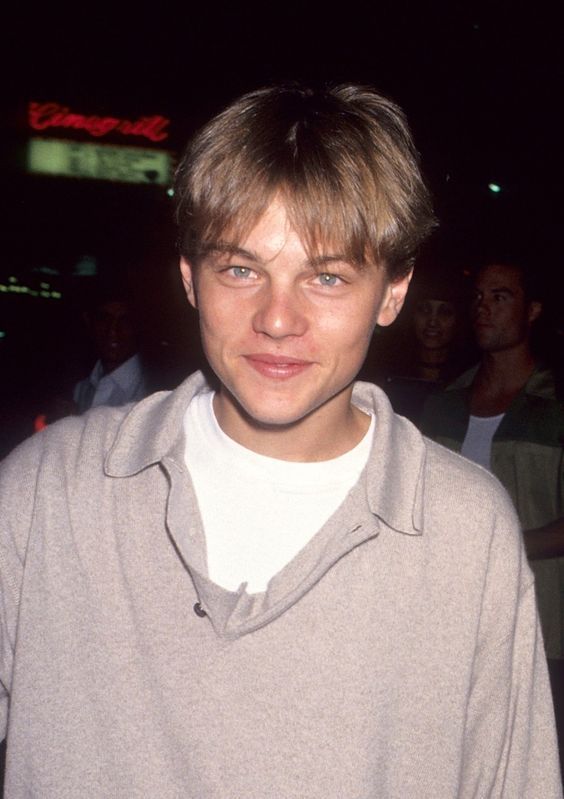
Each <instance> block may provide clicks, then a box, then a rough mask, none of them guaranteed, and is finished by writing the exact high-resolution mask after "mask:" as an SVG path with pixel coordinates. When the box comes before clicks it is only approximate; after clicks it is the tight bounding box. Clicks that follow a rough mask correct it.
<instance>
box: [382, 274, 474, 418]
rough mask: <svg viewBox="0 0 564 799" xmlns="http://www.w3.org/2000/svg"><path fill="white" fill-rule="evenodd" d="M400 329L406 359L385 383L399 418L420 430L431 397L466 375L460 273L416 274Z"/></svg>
mask: <svg viewBox="0 0 564 799" xmlns="http://www.w3.org/2000/svg"><path fill="white" fill-rule="evenodd" d="M410 295H411V296H410V297H408V301H407V303H406V308H405V309H404V311H403V314H402V316H403V319H404V326H403V327H398V328H397V331H395V333H396V339H397V340H399V341H398V343H399V347H398V348H397V349H399V352H400V353H403V357H402V355H401V354H400V356H399V357H398V356H397V355H396V358H395V363H394V364H393V367H392V369H391V370H390V372H389V373H388V374H387V376H386V377H385V379H384V380H383V381H381V384H382V387H383V388H384V390H385V392H386V394H387V395H388V397H389V399H390V402H391V403H392V406H393V408H394V410H395V411H396V413H399V414H401V415H402V416H406V417H407V418H408V419H411V421H412V422H414V424H416V425H419V424H420V420H421V413H422V411H423V407H424V405H425V401H426V399H427V397H428V396H429V395H430V394H432V393H433V392H436V391H440V390H441V389H443V388H444V387H445V386H446V385H447V384H448V383H449V381H450V380H452V379H453V377H455V376H456V375H457V374H460V372H461V371H462V368H463V364H464V363H467V360H465V356H466V352H465V343H466V335H465V334H466V327H467V326H466V314H465V311H464V303H463V295H464V286H463V284H462V281H461V280H460V279H459V278H458V277H457V276H456V275H454V274H448V273H445V272H444V271H439V270H435V271H430V270H428V269H425V266H424V265H423V266H422V267H421V272H419V273H417V272H416V273H415V277H414V279H413V281H412V286H411V288H410Z"/></svg>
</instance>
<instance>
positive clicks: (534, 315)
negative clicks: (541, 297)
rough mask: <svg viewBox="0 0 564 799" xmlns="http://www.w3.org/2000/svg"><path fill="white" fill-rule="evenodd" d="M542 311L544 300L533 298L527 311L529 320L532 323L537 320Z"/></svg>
mask: <svg viewBox="0 0 564 799" xmlns="http://www.w3.org/2000/svg"><path fill="white" fill-rule="evenodd" d="M541 313H542V302H538V300H533V301H532V302H530V303H529V310H528V313H527V318H528V320H529V324H532V323H533V322H534V321H536V320H537V319H538V318H539V316H540V315H541Z"/></svg>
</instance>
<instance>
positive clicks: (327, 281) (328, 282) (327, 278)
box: [317, 272, 340, 286]
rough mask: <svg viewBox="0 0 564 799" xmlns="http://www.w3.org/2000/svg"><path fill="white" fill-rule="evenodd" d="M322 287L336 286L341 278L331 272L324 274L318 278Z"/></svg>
mask: <svg viewBox="0 0 564 799" xmlns="http://www.w3.org/2000/svg"><path fill="white" fill-rule="evenodd" d="M317 277H318V278H319V282H320V283H321V285H322V286H336V285H337V282H338V281H339V279H340V278H338V277H337V275H332V274H331V273H330V272H322V273H321V274H320V275H318V276H317Z"/></svg>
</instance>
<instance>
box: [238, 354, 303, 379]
mask: <svg viewBox="0 0 564 799" xmlns="http://www.w3.org/2000/svg"><path fill="white" fill-rule="evenodd" d="M244 358H245V360H246V361H247V363H248V364H249V366H251V367H252V368H253V369H254V370H255V371H256V372H258V373H259V374H261V375H263V376H264V377H270V378H273V379H278V380H285V379H287V378H290V377H295V376H297V375H300V374H302V373H303V372H305V371H306V370H307V369H309V367H310V366H311V365H312V363H311V361H304V360H302V359H301V358H294V357H292V356H288V355H273V354H271V353H266V352H264V353H263V352H260V353H252V354H250V355H245V356H244Z"/></svg>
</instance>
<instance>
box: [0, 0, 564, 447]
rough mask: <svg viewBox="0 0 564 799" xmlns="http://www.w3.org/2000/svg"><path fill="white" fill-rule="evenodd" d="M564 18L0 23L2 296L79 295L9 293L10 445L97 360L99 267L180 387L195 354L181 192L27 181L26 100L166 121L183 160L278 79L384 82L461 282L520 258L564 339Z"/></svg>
mask: <svg viewBox="0 0 564 799" xmlns="http://www.w3.org/2000/svg"><path fill="white" fill-rule="evenodd" d="M560 11H561V9H560V4H558V3H556V2H552V3H551V2H548V3H547V2H542V1H541V2H540V3H530V2H528V3H526V4H525V3H517V2H498V1H496V0H491V1H490V2H468V3H457V2H451V3H447V2H433V1H431V2H427V3H422V2H420V3H416V2H412V3H409V2H405V0H398V1H397V2H395V3H388V2H371V3H368V2H351V3H340V4H339V5H337V6H330V5H329V4H320V3H307V2H302V3H287V4H282V3H270V4H266V3H264V2H263V3H254V2H251V3H244V4H243V3H241V4H238V3H231V4H227V3H212V2H208V3H199V4H196V3H192V4H191V3H187V4H186V3H185V4H183V5H182V8H181V9H180V10H179V9H178V8H175V7H174V6H173V5H172V4H169V3H160V4H158V3H153V4H151V5H148V4H145V5H143V4H136V5H135V6H133V5H131V6H126V5H124V4H120V3H118V2H115V3H114V4H99V3H98V4H86V5H85V4H76V5H72V4H60V3H58V4H57V3H54V4H43V5H41V6H38V5H37V6H36V5H34V4H28V5H25V7H23V5H22V7H21V8H20V9H11V10H8V11H4V12H3V29H4V34H3V46H2V77H3V86H4V90H3V97H4V100H3V106H4V123H5V124H4V126H3V144H4V145H5V146H4V147H3V160H2V175H3V178H4V179H3V182H2V183H3V188H4V190H3V192H2V206H1V212H2V222H3V224H2V240H1V247H2V249H1V253H2V258H1V261H0V282H2V280H4V281H5V280H6V279H7V278H8V276H9V275H16V276H17V277H18V279H19V280H20V282H25V281H26V280H27V281H28V282H30V281H33V280H34V279H35V280H37V274H38V273H37V268H38V267H42V268H44V267H47V268H49V269H53V270H55V271H56V272H57V273H58V276H57V277H56V278H53V279H54V280H55V282H56V283H57V281H58V285H59V286H60V287H61V288H62V289H63V293H64V300H63V301H62V302H58V303H54V302H43V303H41V302H32V301H31V300H30V298H27V297H26V298H23V297H22V298H19V297H18V298H14V297H8V298H7V297H6V295H4V296H2V295H0V330H4V332H5V335H4V336H3V337H2V338H0V381H1V383H0V412H1V413H2V420H3V421H2V428H1V430H3V436H4V440H5V441H7V442H12V441H14V440H16V439H19V438H21V435H22V431H24V432H27V431H28V429H29V424H28V423H29V418H30V414H31V415H33V414H35V413H37V412H39V411H40V410H41V405H42V404H45V402H46V401H47V400H46V399H44V398H45V397H47V398H49V397H50V396H51V395H52V393H53V392H54V391H56V390H57V389H59V388H60V389H65V390H66V389H67V387H68V385H70V384H71V383H72V381H73V380H74V379H75V378H76V377H77V376H78V374H79V373H80V375H81V376H82V374H83V373H84V370H85V369H86V367H87V366H88V367H89V366H90V358H91V353H90V352H89V349H88V343H87V341H86V339H85V336H84V334H83V332H82V327H81V320H80V310H81V307H82V305H83V303H84V296H83V295H84V293H85V285H86V284H88V281H86V282H85V281H84V280H82V282H81V281H77V280H76V279H75V278H74V277H73V269H74V268H75V265H76V263H77V261H79V260H80V259H81V258H82V257H84V256H85V255H91V256H94V257H95V258H96V260H97V262H98V267H99V272H100V273H101V274H102V275H103V274H111V273H117V272H120V271H124V272H125V271H127V272H128V274H129V275H130V277H132V278H133V279H132V290H133V291H134V293H135V297H136V301H137V307H138V309H139V311H140V318H141V321H142V335H143V341H144V347H145V350H146V351H147V352H148V354H149V357H150V358H152V359H153V362H155V363H160V364H164V366H165V367H166V368H165V370H164V371H165V372H166V378H167V379H168V380H169V382H170V383H174V381H175V380H176V379H177V378H180V377H181V376H182V375H183V374H184V373H186V371H189V370H190V369H191V368H192V366H193V365H195V364H196V365H197V363H198V358H199V354H198V348H197V334H196V330H195V323H194V319H193V317H192V315H191V314H190V313H189V311H188V309H187V307H186V304H185V302H184V300H183V297H182V293H181V290H180V285H179V280H178V277H177V272H176V266H175V253H174V229H173V226H172V224H171V210H172V209H171V200H170V198H169V197H168V196H167V195H166V192H165V191H164V189H163V188H162V187H156V186H131V185H130V186H128V185H126V184H111V183H104V182H102V181H85V180H72V179H54V178H39V177H31V176H26V175H25V173H24V171H23V169H22V159H21V152H22V147H23V146H24V144H25V141H26V139H27V137H28V136H29V130H26V127H25V110H26V106H27V103H28V102H29V101H30V100H35V101H54V102H58V103H61V104H63V105H65V104H66V105H69V106H70V107H72V109H73V110H74V111H77V112H81V113H85V114H96V115H98V116H103V115H112V116H119V117H127V118H136V117H137V116H142V115H151V114H162V115H165V116H168V117H170V119H171V126H170V131H171V138H170V141H169V142H167V146H170V147H171V148H172V149H173V150H175V151H176V152H179V151H180V150H181V149H182V147H183V145H184V142H185V141H186V139H187V138H188V137H189V136H190V135H191V134H192V132H193V131H194V130H195V129H196V128H197V127H198V126H199V125H200V124H201V123H202V122H204V121H205V120H206V119H207V118H208V117H209V116H210V115H211V114H212V113H214V112H215V111H217V110H219V109H220V108H221V107H222V106H224V105H225V104H226V103H227V102H229V101H230V100H231V99H232V98H234V97H235V96H237V95H238V94H240V93H242V92H243V91H245V90H248V89H251V88H255V87H257V86H260V85H264V84H267V83H271V82H273V81H281V80H301V81H304V82H307V83H310V84H322V83H325V82H339V81H355V82H362V83H369V84H371V85H374V86H376V87H377V88H378V89H379V90H380V91H381V92H383V93H384V94H387V95H389V96H391V97H392V98H393V99H395V100H396V101H397V102H398V103H399V104H400V105H402V106H403V108H404V109H405V111H406V113H407V115H408V118H409V120H410V122H411V125H412V128H413V130H414V134H415V138H416V142H417V144H418V147H419V150H420V152H421V155H422V161H423V165H424V169H425V172H426V175H427V177H428V180H429V183H430V185H431V188H432V191H433V194H434V197H435V203H436V208H437V214H438V216H439V219H440V222H441V227H440V231H439V233H438V234H437V241H438V243H439V245H440V246H438V251H440V252H441V257H442V258H444V259H445V260H446V261H447V262H448V263H449V265H450V267H451V268H452V269H456V270H458V271H461V270H469V269H471V268H472V266H473V265H474V264H475V263H476V261H477V259H479V257H480V255H481V254H482V252H484V251H485V250H486V249H488V248H490V247H491V246H492V245H493V244H495V245H496V247H498V248H499V247H501V248H503V249H510V250H511V251H513V252H515V253H517V254H518V256H519V257H520V258H522V259H526V260H527V261H528V262H529V263H530V264H532V266H533V268H534V270H535V272H536V273H537V274H538V275H539V277H540V279H541V282H542V284H543V286H544V288H545V293H546V297H547V311H548V316H549V318H550V319H551V320H552V322H553V326H554V327H555V328H559V329H560V331H562V302H561V294H562V284H563V281H562V265H561V253H562V238H563V236H562V221H561V220H562V214H563V210H564V208H563V200H562V195H563V191H562V183H563V177H564V163H563V158H562V149H561V142H562V134H563V132H564V131H563V123H562V118H563V114H562V110H561V103H562V97H563V92H562V89H563V87H564V80H563V58H562V52H563V45H564V41H563V39H564V33H563V27H562V23H561V19H560V17H561V14H560V13H559V12H560ZM490 182H496V183H498V184H499V185H500V186H501V192H499V193H498V194H493V193H492V192H491V191H490V190H489V189H488V184H489V183H490ZM77 284H80V285H77ZM88 291H89V289H86V293H88ZM0 437H1V433H0ZM8 446H9V443H5V444H4V449H6V448H7V447H8ZM0 454H1V444H0Z"/></svg>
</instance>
